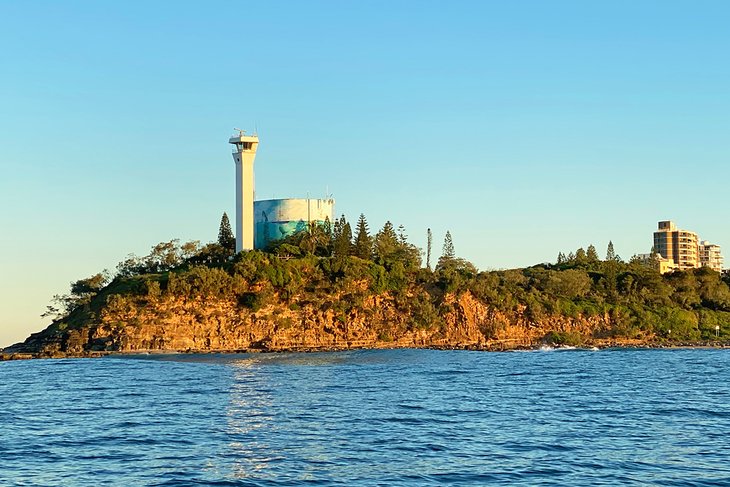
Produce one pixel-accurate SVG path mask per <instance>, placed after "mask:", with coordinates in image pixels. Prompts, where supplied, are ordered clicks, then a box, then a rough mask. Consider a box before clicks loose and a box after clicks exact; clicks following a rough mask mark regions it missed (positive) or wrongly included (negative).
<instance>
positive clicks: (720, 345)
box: [0, 340, 730, 362]
mask: <svg viewBox="0 0 730 487" xmlns="http://www.w3.org/2000/svg"><path fill="white" fill-rule="evenodd" d="M496 345H497V344H487V345H431V346H424V347H399V346H391V347H389V346H383V347H377V346H376V347H288V348H282V349H266V348H247V349H226V350H207V349H187V350H174V349H169V350H160V349H154V350H142V349H140V350H125V351H119V350H98V351H96V350H95V351H84V352H60V351H57V352H4V351H2V350H0V362H9V361H16V360H41V359H73V358H90V359H94V358H104V357H108V356H125V355H129V356H138V355H196V354H197V355H214V354H260V353H263V354H276V353H327V352H346V351H353V350H400V349H411V350H463V351H470V352H497V353H500V352H501V353H504V352H514V351H537V350H541V349H545V348H549V349H554V350H609V349H637V350H641V349H645V350H682V349H712V350H722V349H730V342H726V341H715V340H711V341H698V342H645V343H621V342H606V343H594V344H590V343H589V344H584V345H576V346H570V345H558V344H550V343H537V344H533V345H529V346H528V345H525V346H516V347H511V348H505V347H504V346H503V345H502V344H499V345H500V346H496Z"/></svg>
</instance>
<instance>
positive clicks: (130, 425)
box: [0, 350, 730, 486]
mask: <svg viewBox="0 0 730 487" xmlns="http://www.w3.org/2000/svg"><path fill="white" fill-rule="evenodd" d="M728 365H730V352H728V351H725V350H671V351H656V350H615V351H610V350H609V351H606V350H602V351H597V352H596V351H587V350H570V351H559V350H558V351H545V352H536V353H501V354H495V353H480V352H460V351H433V350H380V351H355V352H342V353H327V354H318V353H317V354H296V353H293V354H270V355H246V354H241V355H236V354H223V355H174V356H144V357H114V358H106V359H98V360H44V361H28V362H0V378H2V380H1V381H0V422H1V424H2V428H1V429H0V485H16V484H17V485H235V486H240V485H262V486H274V485H276V486H280V485H396V486H397V485H444V484H447V485H485V484H510V485H511V484H530V485H568V486H571V485H575V486H578V485H580V486H583V485H616V484H636V485H644V484H652V485H722V484H728V483H730V449H729V448H728V447H727V438H728V437H729V436H728V434H730V421H729V419H730V401H728V398H729V397H730V380H728V379H730V367H728Z"/></svg>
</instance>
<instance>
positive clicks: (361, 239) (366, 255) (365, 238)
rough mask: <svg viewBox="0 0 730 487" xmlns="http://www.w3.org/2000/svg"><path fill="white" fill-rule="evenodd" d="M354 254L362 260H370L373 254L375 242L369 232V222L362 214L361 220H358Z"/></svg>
mask: <svg viewBox="0 0 730 487" xmlns="http://www.w3.org/2000/svg"><path fill="white" fill-rule="evenodd" d="M354 254H355V256H357V257H360V258H361V259H370V258H372V254H373V242H372V239H371V238H370V233H369V230H368V221H367V220H366V219H365V215H364V214H362V213H360V218H359V219H358V220H357V230H356V233H355V247H354Z"/></svg>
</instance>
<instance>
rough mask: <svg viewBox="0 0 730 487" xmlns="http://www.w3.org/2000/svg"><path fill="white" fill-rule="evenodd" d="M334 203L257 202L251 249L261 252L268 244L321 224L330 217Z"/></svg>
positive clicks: (302, 200) (284, 200)
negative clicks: (252, 246) (311, 224)
mask: <svg viewBox="0 0 730 487" xmlns="http://www.w3.org/2000/svg"><path fill="white" fill-rule="evenodd" d="M334 209H335V200H333V199H309V198H287V199H278V200H260V201H255V202H254V204H253V210H254V223H255V227H254V248H256V249H265V248H266V247H267V246H268V245H269V244H270V243H271V242H273V241H275V240H281V239H283V238H286V237H289V236H291V235H294V234H295V233H298V232H301V231H304V230H306V229H307V228H309V224H310V222H311V223H314V224H323V223H324V222H325V220H327V219H329V221H330V222H331V221H332V219H333V215H334Z"/></svg>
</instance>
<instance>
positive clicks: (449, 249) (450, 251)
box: [441, 231, 456, 259]
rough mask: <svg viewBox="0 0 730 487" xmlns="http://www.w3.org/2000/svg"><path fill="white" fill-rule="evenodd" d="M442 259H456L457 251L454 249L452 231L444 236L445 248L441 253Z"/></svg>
mask: <svg viewBox="0 0 730 487" xmlns="http://www.w3.org/2000/svg"><path fill="white" fill-rule="evenodd" d="M441 258H442V259H454V258H456V251H455V250H454V241H453V240H452V239H451V232H449V231H447V232H446V236H445V237H444V248H443V251H442V253H441Z"/></svg>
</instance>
